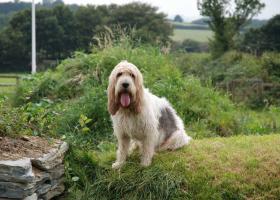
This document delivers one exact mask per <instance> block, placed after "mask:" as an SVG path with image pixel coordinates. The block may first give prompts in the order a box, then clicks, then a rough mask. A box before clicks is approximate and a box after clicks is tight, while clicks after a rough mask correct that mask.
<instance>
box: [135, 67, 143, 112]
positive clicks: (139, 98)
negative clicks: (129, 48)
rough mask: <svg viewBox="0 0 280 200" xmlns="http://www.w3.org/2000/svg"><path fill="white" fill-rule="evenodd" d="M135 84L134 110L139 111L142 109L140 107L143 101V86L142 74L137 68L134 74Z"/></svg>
mask: <svg viewBox="0 0 280 200" xmlns="http://www.w3.org/2000/svg"><path fill="white" fill-rule="evenodd" d="M135 86H136V95H135V105H134V111H135V112H136V113H140V112H141V109H142V108H141V107H142V102H143V95H144V94H143V93H144V86H143V77H142V74H141V72H140V71H139V70H138V69H137V72H136V76H135Z"/></svg>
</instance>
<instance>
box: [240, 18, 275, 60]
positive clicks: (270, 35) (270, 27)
mask: <svg viewBox="0 0 280 200" xmlns="http://www.w3.org/2000/svg"><path fill="white" fill-rule="evenodd" d="M279 34H280V15H276V16H274V17H273V18H271V19H270V20H269V21H268V22H267V23H266V24H265V25H264V26H262V27H261V28H258V29H250V30H249V31H247V32H246V33H245V34H244V38H243V40H242V42H241V45H240V48H241V50H244V51H247V52H250V53H253V54H255V55H261V54H262V53H263V52H264V51H278V52H279V51H280V38H279Z"/></svg>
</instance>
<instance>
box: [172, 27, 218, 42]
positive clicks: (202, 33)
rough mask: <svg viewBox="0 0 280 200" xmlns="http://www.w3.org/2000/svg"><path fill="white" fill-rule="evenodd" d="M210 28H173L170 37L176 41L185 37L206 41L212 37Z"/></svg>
mask: <svg viewBox="0 0 280 200" xmlns="http://www.w3.org/2000/svg"><path fill="white" fill-rule="evenodd" d="M212 34H213V33H212V31H210V30H187V29H174V35H173V36H172V37H171V39H173V40H174V41H176V42H182V41H183V40H185V39H191V40H195V41H198V42H208V39H209V38H211V37H212Z"/></svg>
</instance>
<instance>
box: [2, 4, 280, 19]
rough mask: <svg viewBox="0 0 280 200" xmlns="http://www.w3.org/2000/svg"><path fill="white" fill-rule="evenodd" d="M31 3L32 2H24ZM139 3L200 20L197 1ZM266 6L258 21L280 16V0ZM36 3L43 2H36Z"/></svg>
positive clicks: (170, 16) (168, 13)
mask: <svg viewBox="0 0 280 200" xmlns="http://www.w3.org/2000/svg"><path fill="white" fill-rule="evenodd" d="M7 1H8V0H0V2H7ZM22 1H29V2H31V0H22ZM63 1H64V3H67V4H69V3H71V4H72V3H76V4H83V5H86V4H95V5H102V4H111V3H115V4H125V3H131V2H134V1H135V0H63ZM137 1H138V2H145V3H148V4H150V5H153V6H156V7H158V8H159V11H161V12H164V13H166V14H167V15H168V16H169V18H173V17H174V16H175V15H176V14H179V15H181V16H183V18H184V19H185V20H187V21H190V20H194V19H198V18H200V17H201V16H200V14H199V11H198V10H197V0H137ZM261 1H262V2H264V3H265V4H266V7H265V8H264V9H263V10H262V12H261V14H259V15H258V16H257V17H255V18H258V19H269V18H271V17H273V16H274V15H276V14H280V0H261ZM35 2H41V1H40V0H35Z"/></svg>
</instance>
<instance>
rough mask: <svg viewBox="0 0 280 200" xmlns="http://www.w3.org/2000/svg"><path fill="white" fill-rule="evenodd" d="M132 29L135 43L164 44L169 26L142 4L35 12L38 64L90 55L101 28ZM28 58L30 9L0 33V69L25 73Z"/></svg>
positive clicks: (170, 31) (28, 67)
mask: <svg viewBox="0 0 280 200" xmlns="http://www.w3.org/2000/svg"><path fill="white" fill-rule="evenodd" d="M116 25H118V27H119V28H121V29H124V28H131V29H134V34H133V35H134V38H135V40H141V43H151V44H155V43H166V42H167V41H169V37H170V36H171V35H172V32H173V30H172V27H171V25H170V24H169V23H168V20H167V18H166V15H165V14H163V13H160V12H158V10H157V8H155V7H152V6H150V5H147V4H142V3H131V4H126V5H122V6H118V5H115V4H112V5H108V6H105V5H102V6H90V5H88V6H79V7H78V8H77V9H75V10H73V9H71V8H70V7H69V6H67V5H63V4H60V5H57V6H55V7H52V8H44V7H41V8H39V9H37V10H36V26H37V27H36V37H37V38H36V41H37V56H38V61H39V62H40V61H42V60H57V59H63V58H66V57H68V56H71V54H72V53H73V52H74V51H76V50H80V51H85V52H89V51H90V50H91V47H92V45H94V44H96V43H97V41H96V40H94V39H93V38H94V37H95V36H97V35H98V34H99V33H101V32H102V31H104V27H107V28H112V29H113V28H114V27H115V26H116ZM30 58H31V9H25V10H22V11H19V12H17V13H16V14H14V15H13V17H12V18H11V20H10V21H9V24H8V25H7V26H6V27H5V28H4V29H3V30H2V31H1V32H0V62H1V63H0V67H1V70H2V71H4V70H7V71H12V70H15V71H27V70H29V69H30V64H31V63H30V60H31V59H30Z"/></svg>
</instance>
